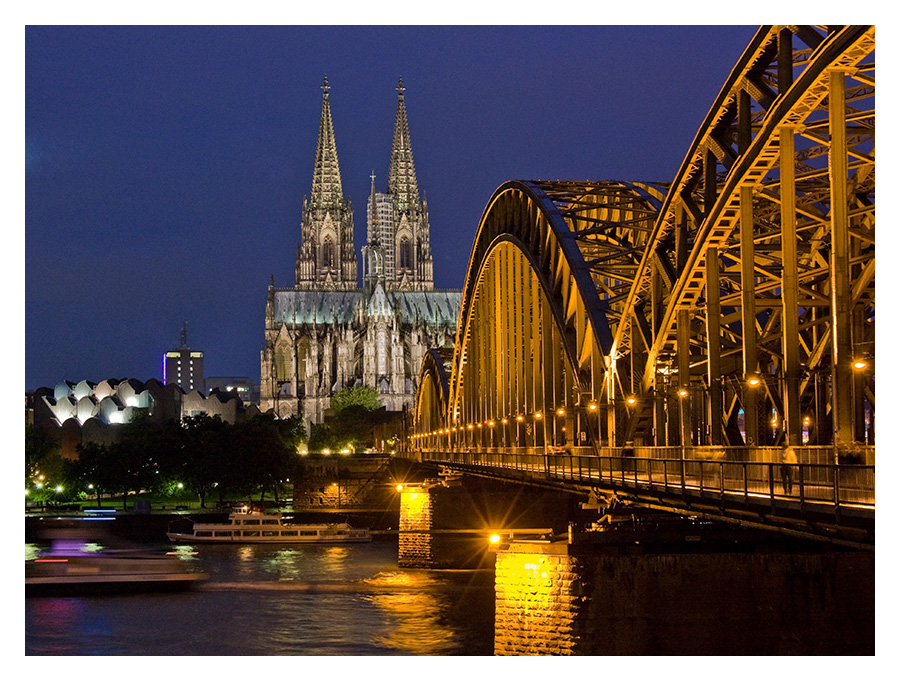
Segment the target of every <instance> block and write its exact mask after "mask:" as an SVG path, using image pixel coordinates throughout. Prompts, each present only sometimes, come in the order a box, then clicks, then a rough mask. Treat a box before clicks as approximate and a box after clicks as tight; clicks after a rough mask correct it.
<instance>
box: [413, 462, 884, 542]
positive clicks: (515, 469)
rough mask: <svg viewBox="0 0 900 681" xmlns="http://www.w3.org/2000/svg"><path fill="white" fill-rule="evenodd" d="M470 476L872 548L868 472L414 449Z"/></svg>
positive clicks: (844, 467)
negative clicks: (787, 476) (786, 471)
mask: <svg viewBox="0 0 900 681" xmlns="http://www.w3.org/2000/svg"><path fill="white" fill-rule="evenodd" d="M410 456H414V457H415V458H416V459H418V460H420V461H422V462H426V463H428V462H430V463H435V464H440V465H443V466H446V467H448V468H451V469H457V470H462V471H465V472H467V473H470V474H475V475H480V476H486V477H494V478H499V479H506V480H514V481H516V482H520V483H524V484H536V485H541V486H551V487H556V488H561V489H568V490H569V491H584V492H595V493H597V494H601V495H607V496H609V495H615V496H616V497H618V498H620V499H622V500H627V501H631V502H634V503H640V504H642V505H645V506H652V507H656V508H662V509H666V510H670V511H674V512H678V513H690V514H696V515H704V516H708V517H715V518H719V519H722V520H726V521H729V522H740V523H743V524H751V525H756V526H762V527H767V528H769V529H775V530H779V531H786V532H791V533H794V534H801V535H809V536H814V537H816V538H828V539H832V540H835V541H846V542H851V543H855V544H863V545H869V544H874V524H875V467H874V466H868V465H855V464H824V463H799V464H796V465H794V466H792V467H791V484H790V486H789V487H788V486H787V485H786V484H785V481H784V480H783V477H782V466H781V464H780V463H775V462H754V461H733V460H711V459H668V458H655V457H649V456H596V455H594V454H581V453H576V452H574V451H573V452H564V453H558V452H539V451H536V450H531V451H530V452H527V453H524V452H518V451H497V450H494V451H482V452H451V451H420V452H417V453H415V454H410Z"/></svg>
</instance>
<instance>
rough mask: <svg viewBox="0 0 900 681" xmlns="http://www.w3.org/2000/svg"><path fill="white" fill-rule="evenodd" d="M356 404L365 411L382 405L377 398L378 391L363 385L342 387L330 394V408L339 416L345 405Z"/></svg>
mask: <svg viewBox="0 0 900 681" xmlns="http://www.w3.org/2000/svg"><path fill="white" fill-rule="evenodd" d="M353 405H357V406H360V407H362V408H364V409H366V410H367V411H376V410H377V409H381V407H383V406H384V405H383V404H382V403H381V400H379V399H378V391H376V390H375V388H370V387H368V386H365V385H360V386H354V387H352V388H342V389H341V390H338V391H337V392H336V393H335V394H334V395H332V396H331V409H332V411H334V415H335V416H340V414H341V412H343V411H344V410H345V409H346V408H347V407H350V406H353Z"/></svg>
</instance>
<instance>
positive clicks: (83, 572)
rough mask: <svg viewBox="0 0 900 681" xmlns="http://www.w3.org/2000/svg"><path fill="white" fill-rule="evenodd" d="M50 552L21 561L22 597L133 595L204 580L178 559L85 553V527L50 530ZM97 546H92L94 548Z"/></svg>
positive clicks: (142, 554)
mask: <svg viewBox="0 0 900 681" xmlns="http://www.w3.org/2000/svg"><path fill="white" fill-rule="evenodd" d="M43 534H44V535H45V537H46V538H50V539H52V543H53V547H52V549H51V550H49V551H46V552H42V553H40V554H39V555H38V556H37V557H35V558H32V559H30V560H26V561H25V595H26V596H74V595H82V594H103V595H106V594H113V593H134V592H143V591H174V590H181V589H188V588H190V587H192V586H193V585H194V584H197V583H198V582H201V581H203V580H204V579H206V578H207V577H208V575H207V574H206V573H205V572H201V571H197V570H193V569H191V566H190V565H189V564H188V563H185V562H184V561H183V560H181V559H180V558H179V557H177V555H173V554H166V555H162V554H157V553H154V552H151V551H147V550H143V549H141V550H136V549H129V550H122V549H104V550H99V551H97V550H88V541H89V540H91V539H92V538H93V535H91V536H88V534H86V533H85V529H84V528H83V527H75V528H72V527H66V528H62V529H56V528H54V529H51V530H48V531H46V532H44V533H43ZM95 546H96V545H95Z"/></svg>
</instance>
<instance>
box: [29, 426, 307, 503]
mask: <svg viewBox="0 0 900 681" xmlns="http://www.w3.org/2000/svg"><path fill="white" fill-rule="evenodd" d="M305 436H306V433H305V430H304V428H303V425H302V422H301V421H300V419H297V418H293V419H276V418H274V416H272V415H270V414H265V415H260V416H256V417H254V418H251V419H248V420H245V421H241V422H238V423H236V424H228V423H225V422H224V421H222V419H221V418H219V417H218V416H213V417H210V416H208V415H205V414H204V415H201V416H196V417H189V418H185V419H184V420H183V421H182V422H178V421H175V420H172V421H169V422H167V423H164V424H154V423H152V422H150V421H148V420H146V419H138V420H135V421H133V422H132V423H129V424H127V425H125V426H123V427H122V430H121V431H120V437H119V439H118V441H116V442H115V443H113V444H109V445H102V444H97V443H84V444H82V445H79V447H78V459H77V460H76V461H72V462H70V463H69V464H68V465H67V478H68V480H69V481H70V482H69V484H71V485H72V486H73V488H78V489H82V490H88V485H91V488H90V493H91V494H97V495H98V500H99V495H100V494H101V493H102V494H114V495H121V496H122V501H123V504H127V500H128V495H130V494H137V493H152V494H166V493H168V492H170V491H171V490H173V489H175V488H176V487H177V485H178V483H181V484H182V485H183V486H184V487H185V488H187V489H188V490H190V491H192V492H193V493H194V494H196V495H197V496H198V498H199V499H200V504H201V506H205V505H206V500H207V498H208V497H209V496H210V495H211V494H212V493H213V491H214V490H215V491H217V492H218V494H219V499H220V501H221V500H224V498H225V497H226V496H230V497H231V498H241V497H243V498H247V499H251V498H252V495H253V494H255V493H257V492H259V494H260V499H261V500H262V499H264V497H265V495H266V494H272V495H273V496H274V497H275V499H276V500H277V499H278V495H279V489H280V486H281V485H283V484H284V481H285V480H286V479H288V478H290V477H291V476H292V475H293V474H294V473H295V472H296V471H297V465H298V463H297V460H298V457H297V448H298V446H299V444H300V442H302V440H303V439H304V438H305ZM29 456H30V455H29V454H27V453H26V459H28V457H29ZM32 458H34V457H32ZM27 470H28V469H27V468H26V472H27Z"/></svg>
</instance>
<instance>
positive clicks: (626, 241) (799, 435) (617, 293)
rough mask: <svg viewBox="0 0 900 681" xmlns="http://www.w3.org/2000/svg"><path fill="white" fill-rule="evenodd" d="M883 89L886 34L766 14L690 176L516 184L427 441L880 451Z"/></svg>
mask: <svg viewBox="0 0 900 681" xmlns="http://www.w3.org/2000/svg"><path fill="white" fill-rule="evenodd" d="M874 94H875V80H874V27H871V26H847V27H816V26H765V27H762V28H761V29H760V31H759V32H758V33H757V35H756V36H755V37H754V39H753V40H752V41H751V43H750V45H749V46H748V48H747V50H746V51H745V53H744V55H743V56H742V57H741V59H740V60H739V62H738V64H737V65H736V66H735V68H734V70H733V71H732V73H731V76H730V77H729V79H728V80H727V81H726V83H725V85H724V86H723V88H722V91H721V92H720V94H719V96H718V97H717V99H716V101H715V102H714V104H713V106H712V107H711V109H710V112H709V114H708V115H707V117H706V119H705V120H704V122H703V124H702V126H701V127H700V129H699V131H698V133H697V135H696V136H695V138H694V140H693V142H692V144H691V147H690V149H689V152H688V154H687V156H686V158H685V161H684V163H683V164H682V167H681V169H680V171H679V172H678V174H677V176H676V177H675V180H674V181H673V182H672V183H671V184H668V185H665V186H663V185H649V184H636V183H632V184H629V183H622V182H590V183H588V182H521V181H514V182H507V183H506V184H504V185H502V186H501V187H500V188H499V189H498V190H497V191H496V192H495V193H494V196H493V197H492V198H491V201H490V202H489V204H488V206H487V208H486V210H485V213H484V216H483V217H482V221H481V224H480V226H479V231H478V235H477V237H476V241H475V245H474V247H473V251H472V255H471V258H470V262H469V267H468V272H467V277H466V285H465V289H464V292H463V303H462V307H461V311H460V320H459V326H458V330H457V339H456V346H455V350H454V358H453V362H452V364H451V367H450V377H449V382H448V389H447V395H446V402H445V403H444V409H445V411H444V412H443V419H442V422H441V424H440V427H439V428H429V429H427V430H426V429H423V427H422V424H419V425H418V427H417V430H418V433H419V437H421V438H425V439H426V440H427V441H428V443H429V444H430V445H435V446H437V445H441V446H449V447H454V448H456V447H461V446H475V445H477V446H503V445H505V446H516V445H517V446H539V445H541V444H545V445H548V444H560V443H561V441H562V436H561V434H562V432H563V431H562V430H561V429H562V428H563V427H565V428H566V431H565V432H566V433H568V440H569V441H570V442H571V439H573V437H577V439H578V440H579V441H580V440H581V437H582V436H581V434H582V433H585V434H586V435H587V436H588V438H589V439H590V440H591V442H593V444H594V445H595V446H601V445H609V446H625V445H630V444H632V443H633V444H644V445H676V446H677V445H712V446H724V445H767V444H769V445H771V444H782V443H790V444H801V443H807V444H820V445H829V444H836V445H838V446H839V447H843V446H845V445H850V444H851V443H853V442H863V441H864V442H868V443H869V444H872V443H873V438H874V428H873V424H874V393H875V388H874V371H873V368H874V290H875V286H874V282H875V277H874V273H875V268H874V250H875V232H874V226H875V225H874V205H875V180H874V175H875V173H874V167H875V161H874V130H875V116H874ZM861 359H864V360H865V363H866V366H865V367H864V368H863V369H862V370H861V371H854V369H853V366H852V365H853V363H854V362H855V361H856V360H861ZM433 380H437V379H436V378H435V379H433ZM753 384H755V385H753ZM421 385H422V381H420V386H421ZM435 390H437V388H435ZM433 392H434V391H433ZM418 410H419V408H418V406H417V413H418ZM556 410H561V415H560V418H559V419H556V418H553V420H552V421H548V418H547V417H548V416H551V417H552V415H553V414H554V413H555V412H556ZM536 414H540V415H541V417H542V418H543V421H542V422H539V419H538V420H535V415H536ZM519 417H521V418H522V420H519ZM504 418H506V419H507V420H508V422H507V423H506V424H502V419H504ZM513 419H515V421H516V422H517V425H516V423H514V422H513ZM429 423H434V417H433V416H430V417H429ZM501 425H504V426H505V428H504V429H500V428H499V426H501ZM480 429H482V430H481V433H483V434H482V435H478V433H479V430H480ZM488 429H491V430H488ZM523 433H524V434H523ZM576 433H577V436H576ZM438 436H439V437H438ZM429 438H430V439H429ZM579 443H580V442H579Z"/></svg>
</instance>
